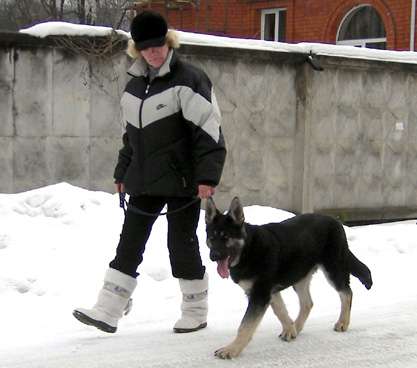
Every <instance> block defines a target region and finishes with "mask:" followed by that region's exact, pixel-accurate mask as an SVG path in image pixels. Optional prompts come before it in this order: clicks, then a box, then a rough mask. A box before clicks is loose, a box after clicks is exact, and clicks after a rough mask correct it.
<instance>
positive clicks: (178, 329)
mask: <svg viewBox="0 0 417 368" xmlns="http://www.w3.org/2000/svg"><path fill="white" fill-rule="evenodd" d="M206 327H207V322H204V323H202V324H201V325H199V326H197V327H195V328H175V327H174V332H175V333H188V332H194V331H198V330H201V329H203V328H206Z"/></svg>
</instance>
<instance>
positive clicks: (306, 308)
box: [293, 270, 315, 334]
mask: <svg viewBox="0 0 417 368" xmlns="http://www.w3.org/2000/svg"><path fill="white" fill-rule="evenodd" d="M314 272H315V270H313V271H311V272H310V273H309V274H308V275H307V276H306V277H304V279H302V280H301V281H299V282H297V283H296V284H294V286H293V287H294V290H295V292H296V293H297V295H298V299H299V302H300V312H299V313H298V316H297V319H296V320H295V328H296V329H297V334H299V333H300V332H301V330H302V329H303V327H304V324H305V322H306V320H307V318H308V316H309V314H310V311H311V308H313V300H312V299H311V294H310V283H311V278H312V277H313V273H314Z"/></svg>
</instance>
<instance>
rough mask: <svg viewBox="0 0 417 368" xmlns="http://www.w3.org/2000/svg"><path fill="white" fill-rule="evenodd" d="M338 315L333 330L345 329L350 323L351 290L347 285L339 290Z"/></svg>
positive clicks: (341, 330) (342, 330)
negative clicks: (339, 304) (339, 305)
mask: <svg viewBox="0 0 417 368" xmlns="http://www.w3.org/2000/svg"><path fill="white" fill-rule="evenodd" d="M338 292H339V296H340V302H341V308H340V316H339V320H338V321H337V322H336V324H335V325H334V330H335V331H337V332H345V331H347V329H348V327H349V323H350V310H351V308H352V290H351V289H350V287H348V288H347V289H345V290H340V291H338Z"/></svg>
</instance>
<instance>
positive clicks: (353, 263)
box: [348, 250, 372, 290]
mask: <svg viewBox="0 0 417 368" xmlns="http://www.w3.org/2000/svg"><path fill="white" fill-rule="evenodd" d="M348 252H349V254H348V259H349V267H350V273H351V274H352V275H353V276H355V277H357V278H358V279H359V281H360V282H361V283H362V284H364V285H365V287H366V288H367V289H368V290H369V289H370V288H371V287H372V276H371V271H370V270H369V268H368V267H367V266H366V265H365V264H364V263H362V262H361V261H360V260H359V259H357V258H356V257H355V255H354V254H353V253H352V252H351V251H350V250H349V251H348Z"/></svg>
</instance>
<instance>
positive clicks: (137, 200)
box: [110, 196, 205, 280]
mask: <svg viewBox="0 0 417 368" xmlns="http://www.w3.org/2000/svg"><path fill="white" fill-rule="evenodd" d="M192 200H193V198H189V197H187V198H186V197H157V196H131V197H130V199H129V204H130V205H132V206H134V207H136V208H138V209H140V210H142V211H145V212H149V213H160V212H161V211H162V209H163V208H164V206H165V204H167V207H168V212H170V211H173V210H176V209H178V208H180V207H182V206H184V205H186V204H187V203H189V202H191V201H192ZM200 203H201V201H197V202H196V203H193V204H192V205H190V206H188V207H186V208H185V209H183V210H181V211H179V212H175V213H173V214H168V215H167V221H168V251H169V259H170V263H171V270H172V275H173V276H174V277H176V278H183V279H187V280H194V279H202V278H203V277H204V272H205V267H204V266H203V264H202V261H201V256H200V249H199V244H198V238H197V234H196V230H197V225H198V220H199V217H200ZM156 219H157V217H156V216H154V217H151V216H146V215H141V214H138V213H136V212H133V211H129V210H128V211H126V216H125V220H124V224H123V228H122V233H121V234H120V241H119V245H118V246H117V250H116V257H115V258H114V259H113V260H112V261H111V262H110V267H111V268H114V269H116V270H119V271H120V272H123V273H125V274H127V275H129V276H131V277H135V278H136V277H137V276H138V275H139V273H137V272H136V270H137V268H138V266H139V265H140V264H141V263H142V260H143V253H144V251H145V246H146V242H147V240H148V238H149V236H150V234H151V230H152V226H153V224H154V222H155V221H156Z"/></svg>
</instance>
